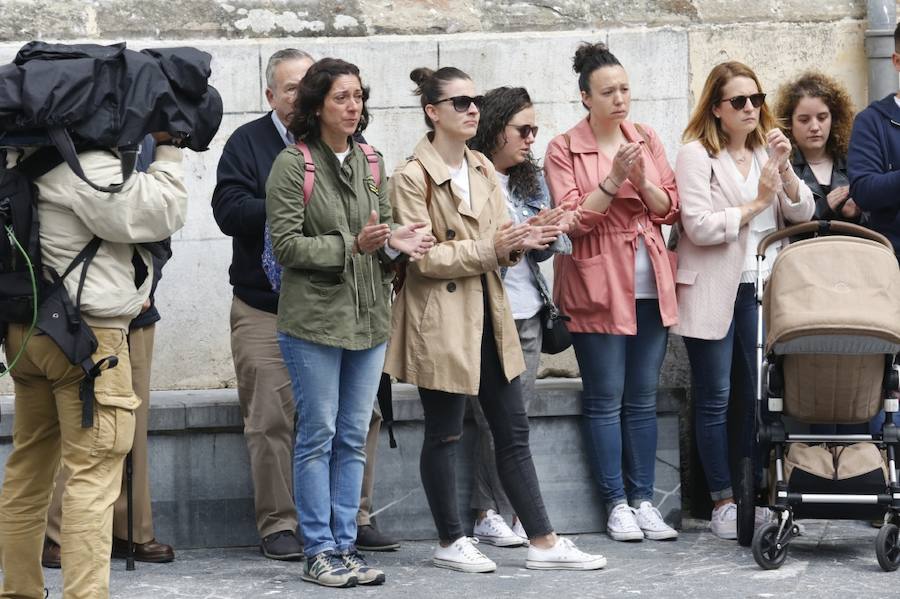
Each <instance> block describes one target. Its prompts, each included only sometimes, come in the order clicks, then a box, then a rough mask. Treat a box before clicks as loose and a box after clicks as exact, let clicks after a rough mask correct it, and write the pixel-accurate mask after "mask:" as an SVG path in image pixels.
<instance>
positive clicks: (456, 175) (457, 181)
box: [447, 157, 472, 209]
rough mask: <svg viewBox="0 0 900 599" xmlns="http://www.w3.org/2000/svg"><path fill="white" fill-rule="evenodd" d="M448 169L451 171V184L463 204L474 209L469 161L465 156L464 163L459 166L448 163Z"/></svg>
mask: <svg viewBox="0 0 900 599" xmlns="http://www.w3.org/2000/svg"><path fill="white" fill-rule="evenodd" d="M447 170H448V171H450V185H451V186H452V187H453V191H455V192H456V195H458V196H459V197H460V199H461V200H462V201H463V204H465V205H466V206H467V207H468V208H469V209H472V202H471V200H470V195H471V193H470V190H469V162H468V161H467V160H466V159H465V157H463V161H462V165H461V166H460V167H459V168H453V167H451V166H449V165H448V166H447Z"/></svg>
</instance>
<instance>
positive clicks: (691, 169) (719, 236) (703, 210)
mask: <svg viewBox="0 0 900 599" xmlns="http://www.w3.org/2000/svg"><path fill="white" fill-rule="evenodd" d="M684 141H685V142H686V145H684V146H683V147H682V148H681V150H680V151H679V153H678V159H677V162H676V167H675V175H676V181H677V183H678V190H679V195H680V198H681V224H682V227H683V234H682V235H681V238H680V239H679V241H678V272H677V274H676V283H677V294H678V310H679V323H678V325H677V326H675V327H673V329H672V331H673V332H674V333H677V334H679V335H681V336H682V337H684V344H685V347H686V348H687V352H688V358H689V360H690V364H691V378H692V391H691V396H692V398H693V401H694V414H695V425H694V426H695V432H696V435H697V447H698V449H699V451H700V461H701V463H702V464H703V470H704V472H705V474H706V481H707V484H708V485H709V489H710V493H711V496H712V499H713V503H714V508H713V512H712V518H711V522H710V528H711V529H712V532H713V533H714V534H716V535H717V536H719V537H721V538H724V539H734V538H737V508H736V505H735V503H734V493H733V491H732V486H731V472H730V468H729V455H728V433H727V422H726V420H727V412H728V402H729V397H730V396H731V391H732V388H733V389H734V390H735V391H737V396H738V398H739V399H740V400H742V401H743V404H742V409H741V414H742V422H741V431H742V433H741V439H740V451H741V456H740V457H753V445H754V443H753V436H752V431H753V418H754V416H753V413H754V412H753V401H754V400H755V396H756V394H755V391H754V390H755V385H756V363H755V362H756V356H755V346H756V326H757V320H756V319H757V305H756V292H755V281H756V247H757V244H758V242H759V241H760V240H761V239H762V238H763V237H764V236H765V235H766V234H768V233H769V232H771V231H775V230H776V229H780V228H781V227H782V225H783V223H784V221H790V222H803V221H807V220H809V219H810V217H811V216H812V214H813V210H814V208H815V204H814V202H813V197H812V193H811V192H810V190H809V188H808V187H807V186H806V184H805V183H803V182H802V181H801V180H800V179H799V178H798V177H797V175H796V174H794V171H793V169H792V168H791V165H790V163H789V161H788V160H789V157H790V150H791V144H790V142H789V141H788V140H787V138H786V137H785V136H784V134H783V133H782V132H781V131H780V130H778V129H777V128H775V120H774V118H773V117H772V115H771V113H770V112H769V109H768V107H767V106H766V104H765V94H764V93H762V92H761V88H760V84H759V80H758V79H757V77H756V75H755V74H754V73H753V71H752V70H750V68H749V67H747V66H746V65H743V64H741V63H739V62H726V63H722V64H720V65H717V66H716V67H714V68H713V70H712V71H711V72H710V74H709V77H707V79H706V84H705V86H704V88H703V93H702V95H701V97H700V101H699V102H698V103H697V106H696V107H695V108H694V112H693V115H692V116H691V120H690V122H689V123H688V126H687V129H686V130H685V132H684ZM777 251H778V248H776V247H774V246H773V247H771V248H770V249H769V250H768V251H767V252H766V259H765V261H764V265H765V267H766V268H771V264H772V262H773V260H774V259H775V255H776V254H777ZM765 274H767V272H766V273H765ZM732 372H734V373H735V374H734V376H735V380H732V378H731V377H732Z"/></svg>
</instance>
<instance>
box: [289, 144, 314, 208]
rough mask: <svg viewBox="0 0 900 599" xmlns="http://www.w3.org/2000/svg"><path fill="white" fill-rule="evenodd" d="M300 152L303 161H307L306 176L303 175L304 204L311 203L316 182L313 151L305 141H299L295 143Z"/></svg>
mask: <svg viewBox="0 0 900 599" xmlns="http://www.w3.org/2000/svg"><path fill="white" fill-rule="evenodd" d="M294 145H295V146H296V147H297V149H298V150H300V153H301V154H303V162H305V163H306V176H304V177H303V205H304V206H306V205H307V204H309V200H310V199H312V192H313V185H314V184H315V182H316V165H315V164H313V159H312V152H310V151H309V146H308V145H306V142H304V141H298V142H297V143H296V144H294Z"/></svg>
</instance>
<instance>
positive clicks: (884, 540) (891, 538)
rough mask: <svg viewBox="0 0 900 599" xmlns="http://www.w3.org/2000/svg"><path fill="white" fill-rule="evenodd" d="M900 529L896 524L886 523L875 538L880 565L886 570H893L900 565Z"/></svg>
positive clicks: (876, 554) (876, 553)
mask: <svg viewBox="0 0 900 599" xmlns="http://www.w3.org/2000/svg"><path fill="white" fill-rule="evenodd" d="M898 537H900V529H898V528H897V525H896V524H885V525H884V526H882V527H881V530H879V531H878V536H877V537H876V538H875V556H876V557H877V558H878V565H879V566H881V569H882V570H884V571H885V572H893V571H894V570H896V569H897V568H898V567H900V539H898Z"/></svg>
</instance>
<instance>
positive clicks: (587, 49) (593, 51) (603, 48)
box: [572, 42, 612, 74]
mask: <svg viewBox="0 0 900 599" xmlns="http://www.w3.org/2000/svg"><path fill="white" fill-rule="evenodd" d="M611 56H612V53H611V52H610V51H609V47H608V46H607V45H606V44H604V43H603V42H597V43H594V44H592V43H590V42H582V43H581V45H579V46H578V49H577V50H575V58H573V59H572V69H573V70H574V71H575V72H576V73H579V74H581V72H582V71H584V70H585V68H586V67H589V66H590V67H593V68H596V67H595V66H594V65H597V64H606V63H607V62H608V61H609V57H611ZM593 68H591V70H593Z"/></svg>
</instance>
